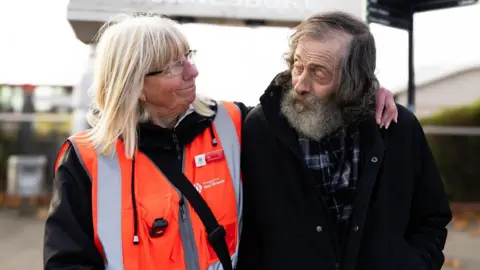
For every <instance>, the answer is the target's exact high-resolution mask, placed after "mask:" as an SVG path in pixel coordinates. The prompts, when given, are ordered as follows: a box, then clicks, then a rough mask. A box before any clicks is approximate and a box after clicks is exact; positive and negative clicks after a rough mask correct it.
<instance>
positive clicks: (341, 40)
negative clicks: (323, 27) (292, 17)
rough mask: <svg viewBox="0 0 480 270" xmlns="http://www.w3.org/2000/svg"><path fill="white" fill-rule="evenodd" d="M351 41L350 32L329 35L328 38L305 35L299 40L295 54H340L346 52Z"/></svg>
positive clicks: (299, 55)
mask: <svg viewBox="0 0 480 270" xmlns="http://www.w3.org/2000/svg"><path fill="white" fill-rule="evenodd" d="M350 41H351V36H349V35H348V34H337V35H329V36H328V38H327V37H326V36H323V38H316V37H303V38H301V39H300V40H299V42H298V44H297V48H296V50H295V55H296V56H298V57H301V56H302V55H310V54H314V55H315V54H325V53H326V54H331V55H340V54H342V53H343V52H345V48H346V47H347V45H348V43H349V42H350Z"/></svg>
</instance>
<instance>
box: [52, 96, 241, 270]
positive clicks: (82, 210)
mask: <svg viewBox="0 0 480 270" xmlns="http://www.w3.org/2000/svg"><path fill="white" fill-rule="evenodd" d="M236 105H237V106H238V107H239V108H240V110H241V112H242V117H243V118H245V115H246V114H247V112H248V110H249V108H247V107H245V105H243V104H242V103H236ZM213 109H215V110H216V107H214V108H213ZM212 121H213V117H211V118H208V117H203V116H200V115H199V114H197V113H191V114H189V115H188V116H186V117H185V118H184V119H183V120H182V121H181V122H180V124H179V125H178V126H177V127H176V128H175V130H170V129H164V128H160V127H159V126H155V125H153V124H148V123H145V124H141V125H139V149H140V151H142V152H143V153H144V154H145V155H147V156H148V157H149V158H150V159H151V160H152V161H153V162H154V163H156V164H159V163H160V162H161V163H163V164H165V163H167V164H169V165H168V166H172V167H177V168H178V169H179V170H181V168H182V164H181V161H180V160H179V159H178V158H177V149H176V147H177V145H176V143H175V140H174V136H173V134H174V133H175V135H176V138H177V139H178V146H179V147H180V148H183V147H184V146H186V145H188V144H189V143H191V142H192V141H193V139H194V138H195V137H196V136H198V135H199V134H201V133H202V132H203V131H204V130H205V129H206V128H209V126H210V125H211V123H212ZM74 151H75V150H74V148H73V147H71V146H70V147H69V148H68V150H67V151H66V153H65V154H64V155H63V157H60V158H61V163H60V166H59V168H58V171H57V172H56V175H55V179H54V187H53V197H52V202H51V207H50V213H49V215H48V218H47V220H46V223H45V239H44V251H43V259H44V269H48V270H54V269H58V270H60V269H75V270H87V269H88V270H97V269H99V270H100V269H105V267H104V263H103V259H102V257H101V255H100V253H99V251H98V250H97V248H96V246H95V244H94V240H93V221H92V202H91V200H92V194H91V189H92V184H91V181H90V178H89V177H88V175H87V173H86V172H85V170H84V169H83V167H82V165H81V163H80V161H79V160H78V158H77V155H76V154H75V152H74Z"/></svg>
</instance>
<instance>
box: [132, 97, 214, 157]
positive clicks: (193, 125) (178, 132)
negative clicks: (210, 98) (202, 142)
mask: <svg viewBox="0 0 480 270" xmlns="http://www.w3.org/2000/svg"><path fill="white" fill-rule="evenodd" d="M212 109H213V110H214V111H215V112H216V111H217V105H216V104H215V105H213V106H212ZM214 118H215V116H211V117H206V116H202V115H200V114H198V113H197V112H195V110H194V108H193V106H190V107H189V109H188V110H187V111H186V112H185V113H184V114H182V116H180V118H179V120H178V122H177V124H176V126H175V128H173V129H168V128H162V127H160V126H158V125H155V124H153V123H152V122H145V123H140V124H139V125H138V139H139V148H140V149H142V148H156V147H160V148H163V149H167V150H169V149H175V147H176V146H175V143H177V142H176V141H175V140H177V141H178V144H179V145H180V147H184V146H185V145H188V144H190V143H191V142H192V141H193V140H194V139H195V137H197V136H198V135H199V134H201V133H203V131H204V130H205V129H207V128H208V127H209V126H210V125H212V123H213V119H214ZM174 137H175V139H174Z"/></svg>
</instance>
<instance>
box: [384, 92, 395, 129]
mask: <svg viewBox="0 0 480 270" xmlns="http://www.w3.org/2000/svg"><path fill="white" fill-rule="evenodd" d="M397 113H398V111H397V106H396V104H395V102H394V101H393V97H391V96H388V95H387V98H386V100H385V111H384V112H383V116H382V121H381V123H380V127H385V128H386V129H387V128H388V127H389V126H390V123H391V122H392V121H395V122H396V118H397Z"/></svg>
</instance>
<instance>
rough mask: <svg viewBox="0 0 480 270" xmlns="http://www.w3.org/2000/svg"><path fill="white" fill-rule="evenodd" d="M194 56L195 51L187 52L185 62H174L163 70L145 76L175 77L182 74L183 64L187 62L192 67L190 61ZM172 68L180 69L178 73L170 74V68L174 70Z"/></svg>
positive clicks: (191, 61) (192, 62)
mask: <svg viewBox="0 0 480 270" xmlns="http://www.w3.org/2000/svg"><path fill="white" fill-rule="evenodd" d="M196 54H197V50H188V53H186V54H185V57H186V58H187V59H186V60H178V61H175V62H173V63H172V64H170V65H168V67H167V68H165V69H163V70H158V71H152V72H149V73H147V74H146V75H145V76H156V75H161V76H177V75H179V74H182V72H183V69H184V68H185V62H187V61H188V62H190V63H191V64H192V65H194V61H193V60H192V59H193V58H194V57H195V55H196ZM174 67H180V68H181V69H180V70H179V71H178V72H174V73H172V68H174Z"/></svg>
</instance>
